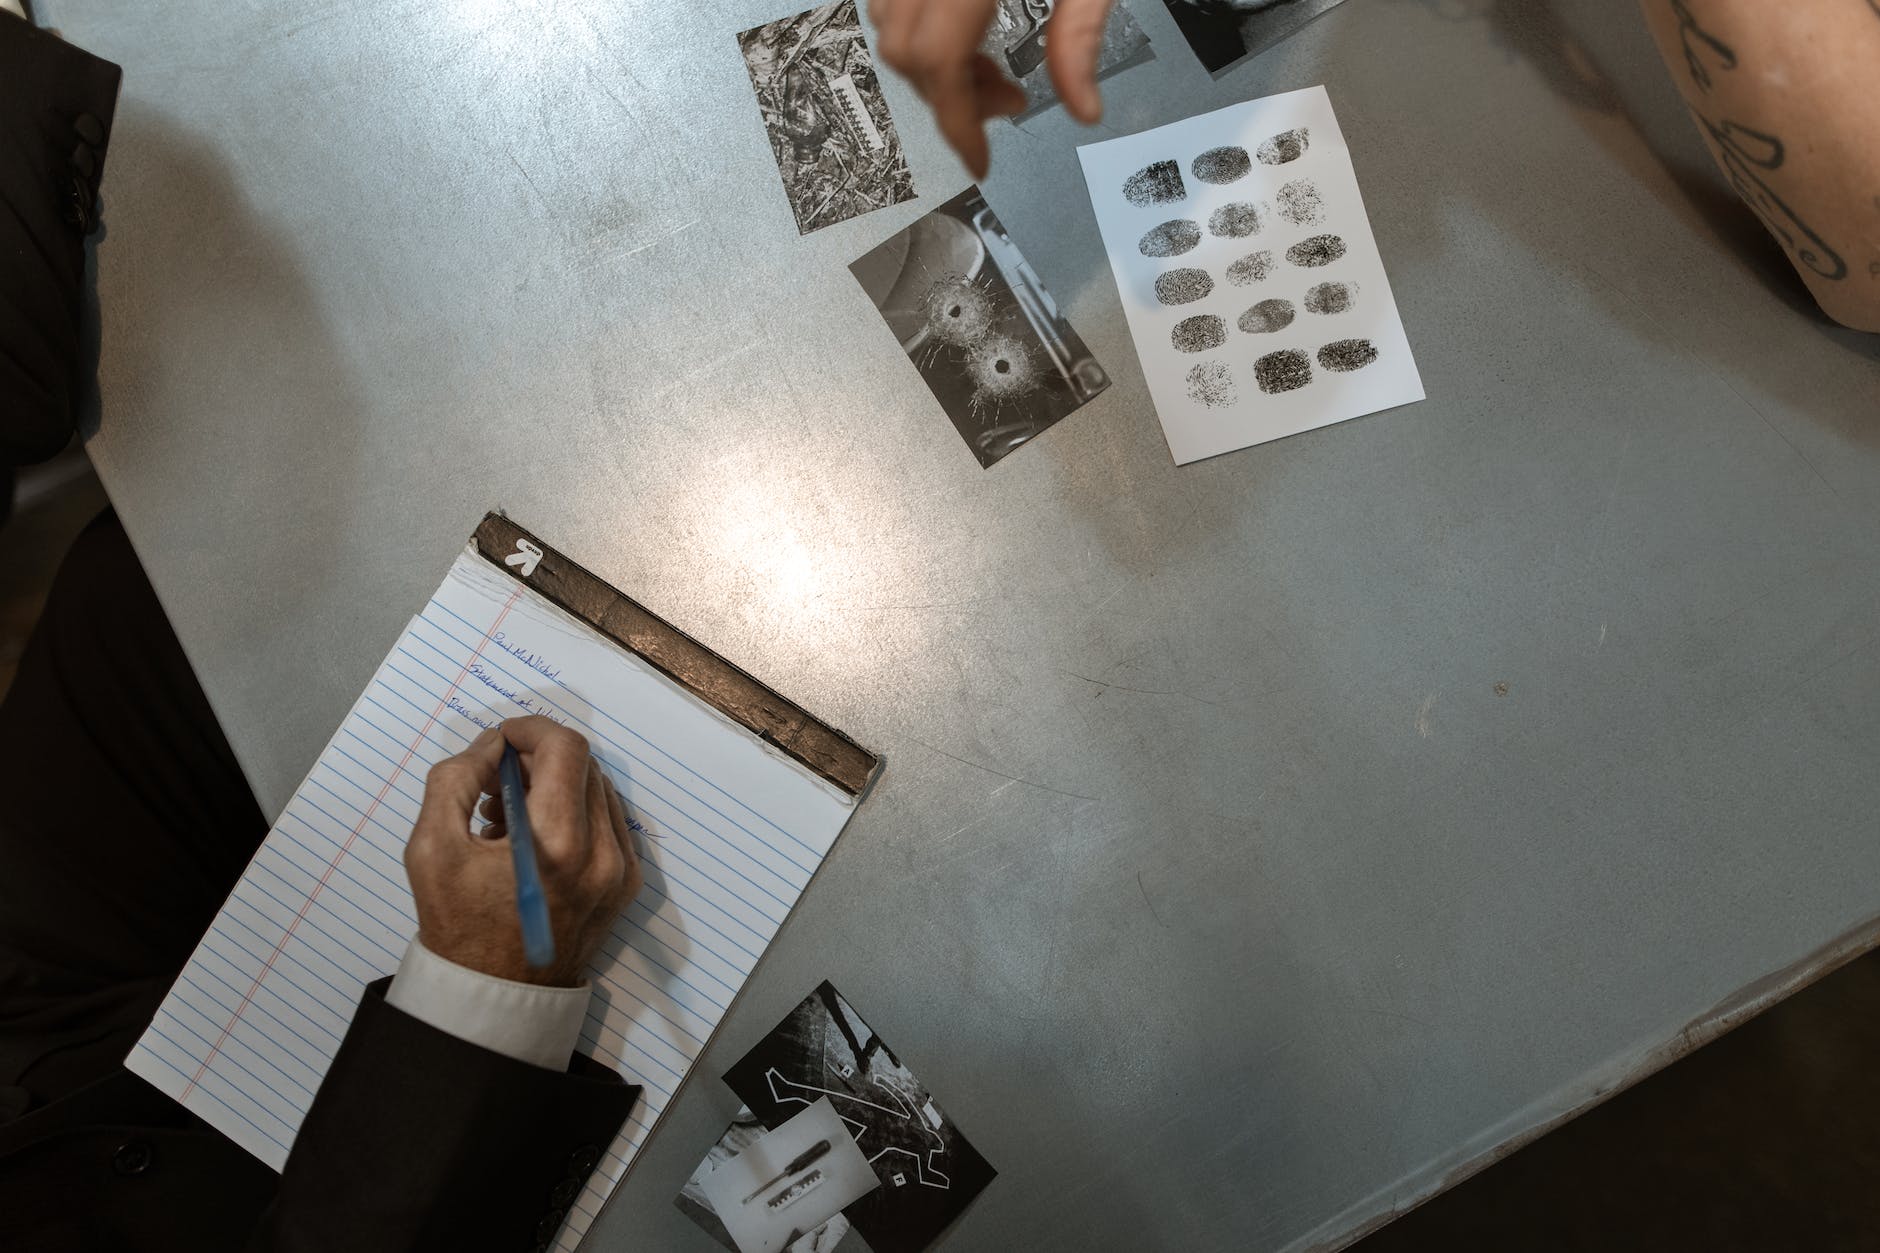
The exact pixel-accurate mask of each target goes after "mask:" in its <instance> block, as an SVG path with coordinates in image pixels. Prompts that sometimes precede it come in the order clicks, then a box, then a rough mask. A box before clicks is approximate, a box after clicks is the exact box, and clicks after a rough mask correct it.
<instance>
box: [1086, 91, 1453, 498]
mask: <svg viewBox="0 0 1880 1253" xmlns="http://www.w3.org/2000/svg"><path fill="white" fill-rule="evenodd" d="M1240 153H1244V154H1245V156H1244V159H1243V158H1241V157H1240V156H1239V155H1237V154H1240ZM1077 154H1078V156H1079V157H1080V158H1082V160H1083V166H1084V181H1085V182H1086V183H1087V184H1088V186H1089V189H1090V201H1091V204H1092V205H1093V206H1094V207H1095V209H1096V213H1097V226H1098V228H1099V229H1100V230H1101V231H1102V233H1103V244H1104V248H1105V250H1106V251H1107V252H1108V253H1109V256H1110V269H1111V270H1112V272H1114V274H1115V275H1116V286H1117V290H1118V292H1119V293H1120V294H1121V296H1122V300H1123V311H1124V313H1125V315H1126V316H1127V317H1128V318H1129V329H1130V333H1131V335H1132V336H1134V338H1135V341H1136V355H1137V356H1138V358H1139V359H1140V360H1141V361H1142V369H1143V374H1144V375H1145V376H1146V378H1147V380H1148V383H1149V394H1150V395H1151V396H1152V397H1153V398H1154V399H1155V407H1156V412H1157V414H1158V415H1159V416H1160V417H1161V419H1162V432H1163V434H1164V435H1165V436H1166V437H1167V439H1168V446H1169V451H1170V452H1171V453H1172V454H1174V457H1175V462H1176V464H1177V465H1185V464H1187V463H1188V462H1190V461H1198V460H1200V459H1201V458H1203V457H1212V456H1215V455H1217V454H1219V453H1224V452H1231V451H1233V450H1234V449H1236V448H1245V447H1247V446H1248V445H1250V444H1260V443H1264V442H1266V441H1267V440H1271V439H1279V438H1281V437H1282V436H1286V435H1292V434H1295V433H1297V432H1299V431H1308V430H1311V429H1313V428H1315V427H1320V426H1329V425H1330V424H1331V423H1333V422H1342V421H1344V420H1345V419H1346V418H1355V417H1358V416H1360V415H1362V414H1367V413H1375V412H1377V411H1378V410H1379V409H1388V408H1391V407H1392V406H1394V405H1402V404H1408V403H1409V402H1411V401H1415V400H1421V399H1423V381H1422V379H1421V378H1420V377H1418V375H1417V367H1416V361H1415V360H1414V359H1413V358H1412V357H1411V355H1410V343H1409V341H1408V340H1407V339H1406V338H1405V337H1404V330H1403V323H1402V321H1401V320H1400V319H1399V318H1398V316H1397V302H1396V300H1395V299H1394V298H1393V297H1392V295H1391V291H1390V281H1389V279H1387V278H1386V277H1385V274H1384V263H1383V260H1382V258H1380V257H1379V256H1378V251H1377V241H1376V240H1375V239H1373V238H1372V236H1371V224H1370V221H1369V220H1368V219H1367V218H1366V216H1365V212H1364V201H1363V199H1362V198H1361V197H1360V196H1359V194H1358V180H1357V176H1356V174H1354V173H1353V171H1352V168H1351V154H1350V152H1349V151H1348V150H1347V149H1346V147H1345V137H1344V135H1343V134H1342V133H1341V132H1340V131H1339V129H1338V119H1337V118H1336V117H1334V116H1333V114H1332V103H1331V100H1330V98H1329V97H1327V96H1326V94H1325V89H1324V88H1323V87H1308V88H1306V89H1304V90H1302V91H1290V92H1286V93H1285V94H1283V95H1278V96H1268V97H1266V98H1264V99H1261V100H1249V101H1247V102H1246V103H1244V104H1236V105H1230V106H1229V107H1227V108H1225V109H1218V110H1216V111H1215V112H1213V113H1204V114H1202V115H1200V116H1199V117H1191V118H1186V119H1184V120H1182V121H1179V122H1171V123H1169V124H1168V125H1167V126H1160V127H1157V128H1156V129H1154V130H1149V131H1143V132H1141V133H1139V134H1135V135H1128V136H1125V137H1123V138H1121V139H1111V140H1106V141H1104V142H1102V143H1096V144H1086V145H1084V146H1083V147H1081V148H1079V149H1078V150H1077ZM1243 166H1244V172H1243V171H1242V167H1243ZM1152 254H1153V255H1152ZM1373 354H1375V355H1373Z"/></svg>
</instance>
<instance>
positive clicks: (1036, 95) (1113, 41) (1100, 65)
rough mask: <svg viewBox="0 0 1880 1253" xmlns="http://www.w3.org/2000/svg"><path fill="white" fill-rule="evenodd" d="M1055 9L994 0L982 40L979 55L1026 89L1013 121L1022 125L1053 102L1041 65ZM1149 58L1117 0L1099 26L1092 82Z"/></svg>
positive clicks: (1028, 0)
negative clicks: (1048, 24) (1100, 38)
mask: <svg viewBox="0 0 1880 1253" xmlns="http://www.w3.org/2000/svg"><path fill="white" fill-rule="evenodd" d="M1055 6H1056V0H999V3H998V7H997V8H996V9H995V10H994V11H993V14H992V25H991V26H990V27H988V28H987V30H986V41H985V42H984V43H983V44H981V45H980V48H979V50H980V51H981V52H983V53H985V54H986V55H987V56H989V57H991V58H992V59H993V61H994V62H996V63H997V64H998V66H999V68H1000V69H1002V70H1004V71H1005V72H1006V73H1007V74H1008V75H1010V76H1011V78H1012V79H1013V81H1015V82H1016V83H1017V84H1018V85H1019V86H1020V87H1023V88H1024V89H1025V100H1026V104H1025V111H1024V112H1023V113H1020V114H1019V115H1018V117H1017V118H1015V119H1014V120H1015V121H1020V122H1022V121H1024V120H1025V119H1026V118H1029V117H1032V116H1034V115H1036V114H1038V113H1042V112H1043V111H1044V110H1046V109H1048V108H1050V107H1051V106H1052V105H1054V104H1056V103H1057V102H1058V95H1057V88H1056V87H1055V86H1053V85H1052V82H1051V71H1050V69H1049V68H1048V67H1047V66H1046V65H1045V63H1044V32H1045V23H1046V22H1047V21H1048V20H1049V19H1050V17H1051V10H1052V9H1053V8H1054V7H1055ZM1154 59H1155V49H1154V48H1152V47H1150V45H1149V37H1148V36H1147V35H1145V34H1143V33H1142V27H1140V26H1138V25H1136V19H1135V18H1134V17H1133V16H1131V15H1130V12H1129V9H1128V7H1127V6H1126V5H1124V4H1123V3H1122V0H1117V3H1116V4H1115V5H1113V6H1112V7H1111V9H1110V16H1109V18H1108V19H1107V20H1106V21H1105V22H1104V25H1103V42H1102V44H1101V45H1099V47H1098V49H1097V78H1098V79H1099V80H1102V79H1105V78H1108V77H1109V76H1110V75H1112V74H1117V73H1121V72H1122V71H1123V70H1126V69H1129V68H1130V67H1131V66H1135V65H1141V64H1142V63H1143V62H1145V61H1153V60H1154Z"/></svg>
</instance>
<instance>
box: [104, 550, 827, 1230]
mask: <svg viewBox="0 0 1880 1253" xmlns="http://www.w3.org/2000/svg"><path fill="white" fill-rule="evenodd" d="M527 713H533V714H541V715H543V716H545V717H549V718H552V719H554V720H556V721H557V722H560V723H562V724H564V725H566V726H569V727H571V728H573V729H574V730H577V731H579V732H581V733H582V734H583V735H585V736H586V737H587V738H588V741H589V743H590V745H591V747H592V748H593V750H594V753H595V755H596V756H597V757H598V758H599V759H600V760H601V763H602V764H603V766H604V767H605V768H606V770H607V772H608V774H609V775H611V776H612V778H613V780H614V783H615V786H616V787H617V788H618V789H619V791H620V796H621V799H622V801H623V802H624V803H625V805H626V809H627V813H628V817H629V821H630V825H631V826H632V828H633V831H634V835H635V838H636V840H637V841H638V845H639V848H640V853H641V858H642V862H643V864H644V867H645V877H646V886H645V887H644V888H643V889H642V890H641V892H640V895H639V897H638V899H637V900H635V901H634V903H633V904H632V906H631V907H630V908H629V909H628V910H627V911H626V913H624V914H622V915H621V917H620V919H619V920H618V922H617V923H616V924H615V926H614V928H613V932H612V936H611V938H610V940H609V942H608V944H607V946H606V948H605V950H604V951H603V952H602V954H601V956H600V958H599V959H598V960H597V961H596V963H595V965H594V967H593V969H592V971H591V979H592V982H593V986H594V988H595V993H596V994H595V996H594V1001H593V1005H592V1007H591V1009H590V1011H589V1014H588V1018H587V1023H586V1026H585V1028H584V1030H583V1032H582V1036H581V1049H582V1051H583V1052H585V1053H587V1054H589V1055H590V1056H592V1057H594V1058H595V1059H597V1060H599V1061H602V1062H605V1063H607V1064H609V1065H612V1066H613V1067H615V1068H616V1069H617V1070H618V1071H619V1072H620V1073H621V1074H622V1075H623V1076H625V1077H626V1078H627V1079H628V1080H629V1081H630V1082H634V1083H638V1084H640V1085H642V1087H643V1088H644V1093H645V1094H644V1097H643V1099H642V1101H641V1103H640V1105H639V1106H638V1107H637V1108H636V1109H635V1110H634V1111H633V1113H632V1114H631V1115H630V1116H629V1118H628V1121H627V1124H626V1126H625V1127H624V1128H623V1129H622V1131H621V1134H620V1136H619V1138H618V1139H617V1140H616V1141H615V1142H614V1144H613V1145H612V1147H611V1148H610V1149H609V1151H608V1153H607V1154H606V1156H605V1157H604V1158H603V1159H602V1160H601V1162H600V1164H599V1165H598V1166H597V1167H596V1168H595V1171H594V1174H593V1175H592V1176H591V1177H590V1178H589V1180H588V1184H587V1187H586V1189H585V1190H584V1191H583V1193H582V1195H581V1196H580V1197H578V1198H577V1199H576V1200H575V1202H574V1203H573V1204H572V1206H571V1207H570V1209H569V1211H568V1217H567V1220H566V1221H565V1222H564V1224H563V1226H562V1230H561V1234H560V1237H559V1240H558V1243H557V1246H556V1247H557V1248H559V1249H563V1250H568V1249H573V1248H574V1246H575V1244H576V1243H577V1242H578V1241H579V1239H580V1237H581V1235H582V1233H583V1232H585V1231H586V1230H587V1227H588V1224H589V1223H591V1222H592V1221H593V1219H594V1216H595V1215H596V1214H597V1213H598V1212H599V1209H600V1206H601V1203H602V1202H603V1201H604V1200H605V1199H606V1197H607V1195H608V1193H609V1192H611V1191H612V1189H613V1186H614V1184H615V1183H617V1182H618V1181H619V1179H620V1178H621V1177H622V1176H623V1175H624V1174H625V1173H626V1171H627V1168H628V1167H629V1166H630V1165H631V1164H632V1162H633V1159H634V1156H635V1155H636V1154H637V1153H638V1151H639V1149H640V1147H641V1146H642V1145H643V1144H644V1143H645V1142H646V1138H647V1136H648V1135H650V1134H651V1132H652V1130H653V1128H654V1127H655V1126H656V1125H657V1124H658V1122H659V1118H660V1116H661V1114H662V1113H663V1112H664V1111H665V1108H666V1106H667V1105H668V1104H669V1103H670V1102H671V1100H672V1098H673V1096H674V1095H675V1094H676V1093H677V1091H678V1089H679V1085H680V1084H681V1082H683V1080H684V1079H685V1077H686V1074H687V1072H688V1071H689V1070H690V1069H691V1066H692V1063H693V1061H694V1060H695V1059H696V1058H697V1057H698V1055H699V1054H700V1053H701V1052H703V1051H704V1048H705V1043H706V1041H707V1040H709V1039H710V1038H711V1035H712V1032H713V1031H714V1030H716V1029H717V1026H718V1023H719V1021H720V1020H721V1019H722V1018H723V1016H724V1013H725V1011H726V1009H727V1008H728V1007H729V1006H730V1004H731V1002H732V999H733V998H734V997H736V995H737V994H738V991H739V990H740V989H741V988H742V987H743V984H744V981H745V979H746V978H747V977H748V976H749V975H750V973H751V970H752V968H753V967H754V966H755V965H756V964H757V959H758V957H759V956H760V955H761V954H762V953H763V951H764V949H765V947H766V946H767V945H768V944H769V943H770V940H771V938H772V937H773V936H774V935H775V934H776V932H777V928H778V927H779V926H780V925H781V924H782V922H783V920H784V918H785V917H786V916H787V915H788V914H789V912H790V909H791V908H792V906H794V905H795V903H796V900H797V898H798V896H799V895H800V894H801V893H802V891H803V889H804V887H805V886H806V885H807V884H808V882H809V879H810V876H811V875H812V874H814V873H815V871H816V868H817V867H818V866H819V865H820V864H821V862H822V858H823V856H824V855H825V854H826V853H827V852H828V851H829V847H830V845H831V844H832V843H833V842H834V841H835V838H836V836H837V835H838V834H839V833H840V831H841V829H842V825H843V823H844V822H846V821H847V819H848V816H849V814H850V813H852V812H853V810H854V802H853V800H852V799H851V798H850V797H849V796H848V795H847V794H846V793H844V792H842V791H841V790H839V789H838V788H836V787H834V786H833V785H831V784H829V783H827V782H825V781H823V780H822V779H820V778H818V777H816V776H815V775H814V774H812V773H811V772H810V771H808V770H807V769H805V768H803V767H802V766H801V765H799V764H798V763H796V762H795V761H792V760H790V759H789V758H787V757H785V756H783V755H782V754H781V753H778V752H777V751H775V750H774V749H772V748H770V747H769V746H767V745H765V744H764V743H763V742H762V741H761V740H759V739H758V738H757V737H756V736H755V735H753V734H752V733H750V732H749V731H748V730H746V729H745V728H744V727H742V726H740V725H738V724H736V723H734V722H732V721H731V720H729V719H728V718H725V717H724V716H723V715H721V714H720V713H718V712H717V711H716V710H714V709H712V708H711V707H709V706H707V705H705V704H704V703H702V702H701V701H699V700H698V699H696V698H695V697H693V696H692V695H691V694H690V693H688V692H686V691H685V690H684V689H683V688H681V687H679V686H678V685H677V684H675V683H674V682H672V681H671V680H670V679H668V678H666V677H665V676H664V675H662V674H660V673H659V672H658V671H656V670H654V669H653V668H652V667H650V666H648V665H647V664H646V663H645V662H643V661H641V660H640V659H639V658H637V657H635V656H633V655H632V654H630V653H628V652H627V651H625V650H624V649H622V648H619V647H618V646H616V645H615V644H613V643H612V642H611V641H609V640H607V639H605V638H604V637H602V636H600V635H599V634H598V633H596V632H594V631H593V630H592V629H590V628H589V627H588V626H587V625H586V624H585V623H583V622H581V621H579V620H578V619H576V618H574V617H572V616H570V615H569V614H566V613H564V612H563V611H562V610H560V609H558V608H557V607H555V606H554V605H553V604H551V603H550V602H548V601H547V600H545V599H544V598H542V597H541V596H539V595H537V594H536V593H535V592H533V591H531V590H530V589H528V588H527V587H526V586H525V585H523V584H522V583H521V582H519V581H518V580H516V579H515V578H512V577H510V576H508V575H506V574H504V573H502V572H501V571H498V570H497V569H496V568H495V567H493V566H491V565H490V564H488V563H487V562H486V561H484V560H483V559H482V558H480V557H478V556H476V555H475V554H474V553H472V552H468V551H466V552H465V553H464V554H462V555H460V556H459V557H458V558H457V560H456V562H455V563H454V564H453V565H452V567H451V571H450V575H449V577H448V578H446V579H445V581H444V584H443V586H442V587H440V588H439V589H438V592H437V594H436V595H435V596H433V597H432V599H431V601H430V603H429V604H427V605H426V606H425V608H424V612H423V613H421V614H419V615H418V616H417V617H416V618H414V619H412V621H411V623H410V625H408V626H407V627H406V628H405V631H404V633H403V634H402V635H401V636H400V637H399V639H398V642H397V643H396V644H395V645H394V646H393V648H392V651H391V653H390V655H388V656H387V657H386V658H385V660H384V662H383V663H382V664H381V665H380V666H379V669H378V672H377V673H376V674H375V675H374V676H373V678H372V682H371V683H370V684H369V685H368V686H367V687H366V690H365V692H364V693H363V694H362V695H361V696H360V697H359V700H358V702H357V703H356V704H355V705H354V706H353V709H352V712H351V713H349V714H348V715H347V716H346V720H345V721H344V722H343V723H341V725H340V728H339V730H338V731H337V732H335V733H334V736H333V738H332V740H331V742H329V743H328V744H327V746H326V750H325V751H324V752H322V753H321V754H320V758H319V760H318V761H317V762H316V763H315V765H314V767H313V769H312V771H310V772H309V773H308V775H307V778H306V780H305V781H304V782H303V783H302V784H301V785H300V788H299V790H298V791H296V792H295V793H294V796H293V799H292V800H290V801H289V802H288V804H287V807H286V809H285V810H284V811H283V812H282V814H281V817H280V820H279V821H278V822H276V823H275V825H274V828H273V830H272V831H270V832H269V834H268V837H267V839H266V841H264V842H263V844H262V846H261V848H260V851H259V852H257V853H256V854H255V858H254V860H253V861H252V862H250V863H249V866H248V869H247V870H246V871H245V872H244V873H243V875H242V877H241V881H240V882H239V883H237V884H236V886H235V890H234V891H233V892H232V893H231V894H230V895H229V898H228V901H227V902H226V903H225V904H224V905H223V907H222V910H221V912H220V913H219V914H218V915H217V916H216V919H215V922H214V924H213V925H212V926H211V927H210V928H209V931H208V933H207V934H206V935H204V936H203V938H202V941H201V943H200V944H198V945H197V947H196V951H195V952H194V954H193V955H192V956H191V957H190V960H189V963H188V965H187V966H186V967H185V968H184V969H183V972H182V974H181V976H180V977H179V978H178V979H177V982H176V984H175V986H174V987H172V988H171V990H170V993H169V995H168V996H167V997H166V998H165V999H164V1001H163V1004H162V1006H161V1007H160V1008H159V1009H158V1010H157V1014H156V1017H155V1018H154V1019H153V1020H152V1022H151V1024H150V1027H149V1029H148V1030H147V1031H146V1032H145V1033H144V1035H143V1037H142V1038H141V1039H140V1040H139V1041H138V1042H137V1045H136V1047H135V1048H134V1049H133V1050H132V1052H131V1054H130V1056H129V1057H128V1058H127V1059H126V1060H125V1065H126V1066H127V1067H129V1068H130V1069H131V1070H133V1071H135V1072H136V1073H137V1074H139V1075H141V1076H143V1077H144V1078H145V1079H147V1080H149V1081H150V1082H151V1083H152V1084H154V1085H156V1086H157V1087H158V1088H160V1089H162V1090H163V1091H165V1092H168V1093H169V1094H170V1095H171V1096H173V1097H175V1098H176V1099H177V1100H179V1101H181V1102H182V1103H183V1104H184V1105H186V1106H188V1107H189V1108H190V1109H191V1110H192V1111H193V1112H195V1113H196V1114H197V1115H199V1116H200V1117H201V1118H202V1119H203V1120H204V1121H206V1122H208V1123H209V1124H211V1125H212V1126H214V1127H216V1128H217V1129H218V1130H220V1131H222V1132H223V1133H224V1134H226V1135H227V1136H229V1137H230V1138H231V1139H233V1140H234V1141H235V1142H236V1143H238V1144H240V1145H242V1146H243V1147H244V1148H246V1149H247V1150H248V1151H250V1152H251V1153H253V1154H254V1155H255V1156H256V1157H259V1158H260V1159H261V1160H262V1161H264V1162H266V1163H268V1165H270V1166H272V1167H274V1168H275V1169H276V1170H279V1169H280V1168H281V1166H282V1165H283V1164H284V1163H285V1162H286V1160H287V1154H288V1150H289V1149H290V1148H291V1147H292V1145H293V1142H294V1135H295V1132H296V1131H297V1130H298V1129H299V1127H300V1122H301V1119H302V1118H303V1117H304V1116H305V1114H306V1111H307V1108H308V1106H309V1105H310V1104H311V1103H312V1100H313V1094H314V1092H315V1090H316V1089H317V1088H318V1087H319V1084H320V1079H321V1076H323V1075H324V1074H325V1073H326V1069H327V1066H328V1065H329V1064H330V1062H331V1060H332V1057H333V1054H334V1053H335V1052H336V1051H337V1050H338V1048H339V1043H340V1040H341V1038H342V1037H343V1036H344V1034H345V1032H346V1027H347V1024H348V1023H349V1022H350V1021H351V1019H352V1013H353V1009H354V1007H355V1006H356V1005H357V1003H358V1000H359V997H360V995H361V993H362V992H363V991H364V988H365V985H366V984H368V983H370V982H371V981H372V980H374V979H378V978H382V977H384V976H385V975H389V974H391V973H393V972H394V971H395V970H396V969H397V966H398V962H399V959H400V957H401V956H402V955H403V953H404V950H405V946H406V944H407V942H408V941H409V940H410V938H411V936H412V935H413V934H415V933H416V931H417V919H416V912H415V910H414V908H413V905H412V899H411V892H410V889H409V887H408V886H407V885H406V881H405V873H404V865H403V860H402V858H403V850H404V845H405V840H406V838H407V836H408V835H409V834H410V831H411V827H412V824H413V823H414V822H415V821H416V819H417V816H418V808H419V804H420V801H421V800H422V798H423V794H424V778H425V773H426V771H428V770H429V769H430V767H431V766H432V765H433V764H435V763H436V762H438V761H439V760H441V759H443V758H445V757H448V756H452V755H454V754H456V753H458V752H461V751H462V750H463V748H464V747H465V746H466V745H467V744H468V743H469V742H470V740H471V738H472V737H474V736H475V735H477V734H478V733H479V731H480V730H481V729H482V728H483V727H485V726H494V725H495V724H496V723H498V722H499V721H501V720H502V719H503V718H507V717H516V716H520V715H522V714H527Z"/></svg>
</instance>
